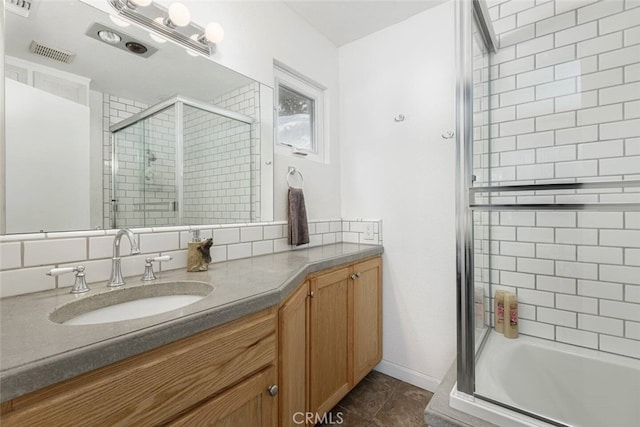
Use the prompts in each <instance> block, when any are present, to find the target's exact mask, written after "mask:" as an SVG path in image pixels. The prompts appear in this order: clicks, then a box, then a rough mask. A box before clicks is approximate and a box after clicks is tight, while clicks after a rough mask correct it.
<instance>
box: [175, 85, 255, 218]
mask: <svg viewBox="0 0 640 427" xmlns="http://www.w3.org/2000/svg"><path fill="white" fill-rule="evenodd" d="M214 104H215V105H218V106H221V107H224V108H227V109H229V110H232V111H237V112H242V113H243V114H247V115H249V116H251V117H256V115H255V114H259V112H257V110H256V106H259V104H260V103H259V87H258V85H257V84H255V83H252V84H250V85H248V86H245V87H243V88H241V89H238V90H235V91H233V92H231V93H230V94H228V95H225V96H224V97H221V98H218V99H216V100H215V101H214ZM184 128H185V132H184V212H183V222H185V223H187V224H212V223H213V224H227V223H237V222H251V221H257V220H259V215H260V205H259V199H258V198H256V194H255V193H256V191H257V192H258V194H259V186H258V185H252V183H253V180H254V179H255V178H256V177H259V175H257V174H254V173H253V171H254V168H252V165H253V163H254V161H255V156H254V152H255V151H256V150H259V144H258V140H257V139H256V138H254V137H253V132H252V125H249V124H246V123H242V122H239V121H237V120H232V119H228V118H225V117H222V116H219V115H216V114H212V113H208V112H206V111H202V110H198V109H195V108H192V107H189V106H185V121H184Z"/></svg>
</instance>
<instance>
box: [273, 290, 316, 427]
mask: <svg viewBox="0 0 640 427" xmlns="http://www.w3.org/2000/svg"><path fill="white" fill-rule="evenodd" d="M308 295H309V282H304V283H303V284H302V286H300V288H299V289H298V290H297V291H296V292H295V293H294V294H293V295H291V296H290V297H289V299H288V300H287V301H286V302H285V303H284V304H283V305H282V307H281V308H280V315H279V319H280V320H279V322H280V329H279V334H280V342H279V347H280V348H279V350H280V351H279V355H280V364H279V366H280V378H279V380H278V385H279V387H280V393H279V396H278V401H279V405H280V408H279V414H280V425H281V426H283V427H286V426H299V425H300V423H296V422H294V418H293V417H294V414H295V413H302V414H304V413H305V412H306V411H307V407H308V405H307V360H308V353H307V348H308V345H309V343H308V339H307V338H308V305H309V296H308ZM298 417H300V415H298ZM298 421H299V420H298Z"/></svg>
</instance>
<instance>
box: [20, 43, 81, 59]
mask: <svg viewBox="0 0 640 427" xmlns="http://www.w3.org/2000/svg"><path fill="white" fill-rule="evenodd" d="M29 50H30V51H31V52H32V53H35V54H36V55H40V56H44V57H45V58H49V59H53V60H54V61H59V62H64V63H65V64H70V63H71V62H72V61H73V58H75V56H76V54H75V53H73V52H67V51H65V50H60V49H55V48H52V47H49V46H47V45H44V44H42V43H39V42H37V41H35V40H33V41H32V42H31V46H30V47H29Z"/></svg>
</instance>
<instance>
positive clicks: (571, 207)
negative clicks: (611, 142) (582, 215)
mask: <svg viewBox="0 0 640 427" xmlns="http://www.w3.org/2000/svg"><path fill="white" fill-rule="evenodd" d="M469 208H471V209H473V210H477V211H615V212H635V211H640V203H559V204H551V203H527V204H521V205H518V204H511V203H505V204H491V205H487V204H472V203H470V204H469Z"/></svg>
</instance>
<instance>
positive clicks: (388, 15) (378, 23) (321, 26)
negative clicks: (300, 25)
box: [284, 0, 447, 46]
mask: <svg viewBox="0 0 640 427" xmlns="http://www.w3.org/2000/svg"><path fill="white" fill-rule="evenodd" d="M445 1H447V0H413V1H401V0H391V1H389V0H380V1H369V0H342V1H317V0H294V1H285V2H284V3H285V4H286V5H287V6H289V8H291V9H293V10H294V11H295V12H296V13H297V14H298V15H300V16H301V17H302V18H303V19H305V20H306V21H307V22H308V23H309V24H311V25H312V26H313V27H314V28H315V29H316V30H318V31H319V32H320V33H322V34H323V35H324V36H325V37H327V38H328V39H329V40H331V41H332V42H333V43H334V44H335V45H336V46H342V45H344V44H347V43H350V42H352V41H354V40H357V39H359V38H362V37H365V36H367V35H369V34H371V33H375V32H376V31H379V30H381V29H383V28H386V27H390V26H391V25H394V24H397V23H398V22H402V21H404V20H406V19H408V18H410V17H412V16H414V15H417V14H418V13H420V12H423V11H425V10H427V9H429V8H432V7H434V6H437V5H439V4H441V3H444V2H445Z"/></svg>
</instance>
